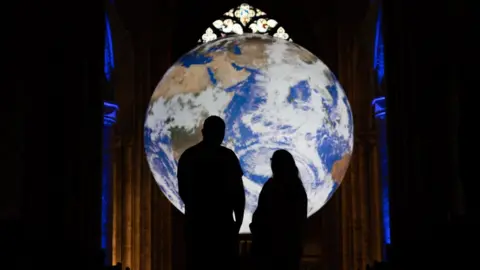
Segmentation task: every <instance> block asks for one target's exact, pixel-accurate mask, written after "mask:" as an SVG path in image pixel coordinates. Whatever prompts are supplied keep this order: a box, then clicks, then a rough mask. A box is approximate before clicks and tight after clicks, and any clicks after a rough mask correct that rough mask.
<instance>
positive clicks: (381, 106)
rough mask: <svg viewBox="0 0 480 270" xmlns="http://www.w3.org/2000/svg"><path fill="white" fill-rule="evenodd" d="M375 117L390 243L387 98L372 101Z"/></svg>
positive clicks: (384, 218) (386, 231) (384, 210)
mask: <svg viewBox="0 0 480 270" xmlns="http://www.w3.org/2000/svg"><path fill="white" fill-rule="evenodd" d="M372 105H373V106H374V111H375V118H377V119H378V121H377V125H378V133H379V134H378V146H379V151H380V153H379V154H380V177H381V185H382V195H381V196H382V217H383V233H384V240H385V243H386V244H390V196H389V188H388V153H387V126H386V121H385V120H386V117H387V110H386V100H385V97H378V98H375V99H374V100H373V101H372Z"/></svg>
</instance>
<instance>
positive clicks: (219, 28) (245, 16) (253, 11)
mask: <svg viewBox="0 0 480 270" xmlns="http://www.w3.org/2000/svg"><path fill="white" fill-rule="evenodd" d="M244 33H257V34H266V35H271V36H274V37H276V38H281V39H285V40H289V41H292V39H291V38H290V36H289V35H288V34H287V32H286V31H285V29H284V28H283V27H281V26H280V25H279V24H278V22H277V21H276V20H273V19H270V18H268V17H267V14H266V13H265V12H263V11H261V10H260V9H258V8H254V7H252V6H250V5H249V4H241V5H240V6H238V7H237V8H232V9H230V10H229V11H227V12H225V13H224V14H223V16H222V17H221V18H220V19H218V20H216V21H214V22H213V23H212V25H211V26H210V27H208V28H207V30H205V33H204V34H203V35H202V37H201V38H200V39H199V40H198V42H199V43H205V42H209V41H212V40H215V39H217V38H220V37H225V36H228V35H242V34H244Z"/></svg>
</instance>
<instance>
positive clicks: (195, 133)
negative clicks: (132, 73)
mask: <svg viewBox="0 0 480 270" xmlns="http://www.w3.org/2000/svg"><path fill="white" fill-rule="evenodd" d="M210 115H218V116H220V117H222V118H223V119H224V120H225V123H226V131H225V140H224V141H223V145H224V146H226V147H228V148H230V149H232V150H233V151H234V152H235V154H236V155H237V157H238V158H239V160H240V163H241V165H242V168H243V172H244V176H243V182H244V187H245V196H246V206H245V217H244V222H243V224H242V227H241V231H240V232H241V233H249V224H250V222H251V217H252V214H253V212H254V211H255V209H256V207H257V202H258V196H259V193H260V191H261V189H262V186H263V184H264V183H265V182H266V181H267V179H268V178H269V177H270V176H271V169H270V158H271V156H272V154H273V152H274V151H275V150H278V149H286V150H288V151H289V152H290V153H292V155H293V156H294V158H295V161H296V163H297V166H298V168H299V170H300V176H301V179H302V181H303V184H304V187H305V190H306V192H307V195H308V215H309V216H310V215H312V214H314V213H315V212H316V211H318V210H319V209H320V208H321V207H322V206H323V205H324V204H325V203H326V202H327V201H328V200H329V198H330V197H331V196H332V194H333V193H334V192H335V190H336V189H337V188H338V187H339V185H340V183H341V182H342V179H343V178H344V176H345V173H346V170H347V168H348V164H349V161H350V157H351V154H352V151H353V121H352V112H351V109H350V105H349V103H348V100H347V97H346V95H345V92H344V91H343V89H342V87H341V86H340V84H339V82H338V81H337V79H336V77H335V76H334V75H333V73H332V72H331V71H330V70H329V69H328V67H327V66H326V65H325V64H324V63H323V62H322V61H320V60H319V59H318V58H317V57H316V56H315V55H313V54H312V53H310V52H309V51H307V50H306V49H304V48H303V47H301V46H299V45H297V44H295V43H293V42H290V41H287V40H283V39H279V38H275V37H271V36H267V35H259V34H244V35H237V36H230V37H226V38H222V39H218V40H215V41H212V42H208V43H205V44H202V45H199V46H198V47H196V48H195V49H193V50H191V51H190V52H188V53H187V54H185V55H183V56H182V57H181V58H180V59H179V60H178V61H177V62H176V63H175V64H174V65H173V66H172V67H171V68H170V69H169V70H168V71H167V72H166V73H165V75H164V76H163V78H162V79H161V81H160V83H159V84H158V85H157V86H156V88H155V90H154V92H153V95H152V97H151V100H150V103H149V106H148V110H147V114H146V120H145V126H144V147H145V152H146V157H147V160H148V163H149V166H150V169H151V171H152V174H153V177H154V179H155V181H156V182H157V184H158V186H159V187H160V189H161V191H162V192H163V194H164V195H165V196H166V197H167V198H168V200H170V202H171V203H172V204H173V205H174V206H175V207H176V208H178V209H179V210H180V211H182V212H184V204H183V202H182V200H181V198H180V196H179V192H178V183H177V176H176V172H177V162H178V160H179V158H180V156H181V155H182V153H183V151H185V150H186V149H187V148H189V147H191V146H193V145H195V144H197V143H199V142H200V141H201V140H202V134H201V130H202V125H203V121H204V120H205V119H206V118H207V117H208V116H210ZM204 196H213V197H215V196H216V194H204ZM218 203H219V204H221V203H222V202H220V201H219V202H218ZM212 208H214V206H212ZM207 211H208V210H207Z"/></svg>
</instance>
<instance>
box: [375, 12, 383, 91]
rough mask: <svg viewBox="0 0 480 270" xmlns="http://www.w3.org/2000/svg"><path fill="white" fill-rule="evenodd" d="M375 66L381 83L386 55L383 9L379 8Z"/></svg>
mask: <svg viewBox="0 0 480 270" xmlns="http://www.w3.org/2000/svg"><path fill="white" fill-rule="evenodd" d="M373 68H374V69H375V70H376V71H377V79H378V83H379V84H380V83H381V82H382V80H383V76H384V75H385V56H384V52H383V34H382V11H381V9H379V11H378V17H377V24H376V32H375V48H374V51H373Z"/></svg>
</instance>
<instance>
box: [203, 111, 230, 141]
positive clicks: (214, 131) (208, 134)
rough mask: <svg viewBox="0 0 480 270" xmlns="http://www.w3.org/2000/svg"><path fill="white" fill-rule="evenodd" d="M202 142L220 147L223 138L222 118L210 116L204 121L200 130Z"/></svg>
mask: <svg viewBox="0 0 480 270" xmlns="http://www.w3.org/2000/svg"><path fill="white" fill-rule="evenodd" d="M202 135H203V141H204V142H205V143H207V144H210V145H220V144H222V142H223V138H224V137H225V122H224V121H223V119H222V118H220V117H218V116H216V115H212V116H209V117H208V118H207V119H205V122H203V129H202Z"/></svg>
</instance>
